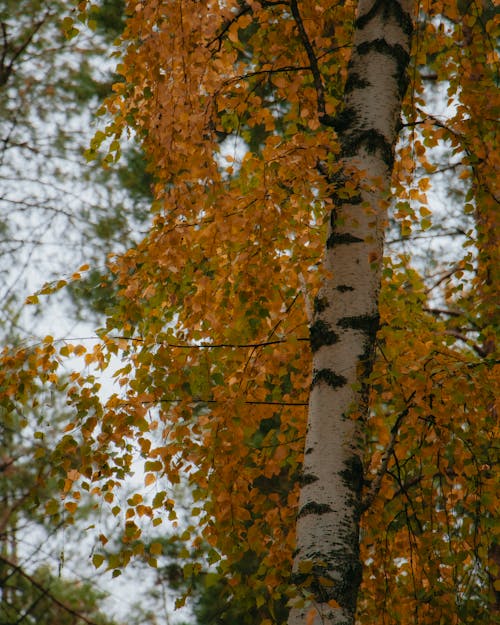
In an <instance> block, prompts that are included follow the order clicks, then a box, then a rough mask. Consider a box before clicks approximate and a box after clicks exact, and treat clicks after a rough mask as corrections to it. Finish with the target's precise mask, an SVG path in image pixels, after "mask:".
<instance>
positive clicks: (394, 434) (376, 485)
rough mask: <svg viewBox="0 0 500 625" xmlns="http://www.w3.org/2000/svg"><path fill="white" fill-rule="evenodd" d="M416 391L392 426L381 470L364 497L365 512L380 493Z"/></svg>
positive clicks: (362, 507) (363, 507)
mask: <svg viewBox="0 0 500 625" xmlns="http://www.w3.org/2000/svg"><path fill="white" fill-rule="evenodd" d="M415 393H416V391H413V393H412V394H411V395H410V397H409V399H408V400H407V402H406V408H405V409H404V410H403V411H401V412H400V413H399V414H398V416H397V418H396V421H395V422H394V425H393V426H392V428H391V439H390V441H389V444H388V445H387V447H386V449H385V451H384V453H383V455H382V461H381V463H380V467H379V470H378V471H377V475H376V476H375V477H374V479H373V480H372V482H371V484H370V488H369V489H368V492H367V493H366V494H365V496H364V497H363V499H362V501H361V511H362V512H365V511H366V510H368V508H369V507H370V506H371V505H372V503H373V502H374V500H375V497H376V496H377V495H378V493H379V491H380V487H381V486H382V480H383V479H384V475H385V474H386V473H387V467H388V465H389V460H390V457H391V455H392V454H393V452H394V447H395V445H396V441H397V438H398V434H399V428H400V427H401V423H402V422H403V419H404V418H405V417H406V416H407V415H408V413H409V412H410V408H411V402H412V400H413V398H414V397H415Z"/></svg>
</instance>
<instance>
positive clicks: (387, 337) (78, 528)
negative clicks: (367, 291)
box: [0, 0, 500, 625]
mask: <svg viewBox="0 0 500 625" xmlns="http://www.w3.org/2000/svg"><path fill="white" fill-rule="evenodd" d="M2 4H3V6H2V20H1V22H2V46H3V47H2V61H1V66H0V85H1V89H2V104H1V115H0V117H1V119H0V123H1V128H2V156H1V158H2V160H1V169H0V175H1V179H2V193H1V200H0V201H1V205H2V222H1V228H2V235H1V236H2V240H1V251H2V255H1V261H2V276H3V278H2V284H1V288H2V303H3V307H2V318H1V329H2V336H3V344H4V346H5V349H4V352H3V365H2V374H1V378H0V384H1V392H2V401H1V404H0V410H1V411H2V422H1V428H2V430H1V436H2V456H1V474H0V480H1V481H0V495H1V497H2V501H3V506H2V508H3V511H2V518H1V526H0V530H1V539H2V543H1V564H0V575H1V580H2V584H1V586H2V590H1V592H2V603H1V611H0V622H2V623H5V625H6V624H7V623H9V624H10V623H23V622H24V623H44V622H47V623H54V622H58V623H59V622H60V623H73V622H78V620H80V621H83V622H95V623H111V622H113V618H114V617H113V615H112V614H111V612H112V609H111V608H110V607H109V603H108V604H106V603H103V599H104V595H103V593H102V592H101V582H100V581H99V580H100V579H101V578H100V577H98V576H97V574H98V573H99V572H100V571H104V569H107V571H108V572H107V573H104V577H107V578H109V577H110V576H111V575H113V576H114V578H116V583H120V579H122V578H120V577H119V575H120V574H121V572H122V570H123V569H124V567H125V566H126V565H127V564H128V563H129V562H130V564H128V567H129V568H130V567H134V566H135V567H142V568H139V570H140V572H139V573H137V572H133V573H132V576H133V577H137V576H138V575H140V576H141V579H144V580H151V585H150V586H148V587H147V590H146V589H145V588H142V589H141V595H142V596H145V595H146V594H147V596H148V599H147V601H144V600H143V601H141V602H139V605H138V606H137V608H136V609H135V610H136V611H135V613H133V612H132V613H129V614H128V616H127V620H126V622H127V623H135V622H137V623H146V622H161V619H164V621H165V622H169V619H171V618H172V616H171V608H172V603H171V601H172V600H171V597H172V596H174V594H176V596H177V597H178V599H177V603H178V604H179V605H181V604H182V603H183V602H184V601H185V600H186V599H189V600H188V603H189V601H190V602H191V603H190V605H191V611H190V612H188V613H187V614H188V616H182V617H180V618H181V619H182V618H186V619H188V621H189V622H193V623H195V622H196V623H211V622H217V623H234V622H241V623H247V622H248V623H260V622H263V623H273V622H284V621H285V620H286V618H287V616H288V612H289V609H290V607H294V608H295V609H299V608H301V604H302V603H303V604H304V605H306V606H310V600H311V593H312V594H313V595H314V592H317V586H318V585H320V586H321V585H322V584H323V585H324V586H326V587H328V586H329V585H330V582H329V581H328V580H327V579H323V580H320V581H318V580H319V575H318V574H317V571H316V569H314V567H313V565H312V564H311V565H309V564H308V563H307V562H305V563H303V564H302V565H301V568H300V569H299V571H298V573H299V574H300V575H299V576H297V575H296V576H295V578H294V577H292V576H291V564H290V563H291V560H292V549H293V545H294V540H295V539H294V521H295V517H296V515H297V505H298V503H297V501H298V500H297V497H298V491H299V479H298V475H299V473H300V466H301V462H302V461H301V456H302V453H303V446H304V431H305V424H306V419H307V401H308V394H309V389H310V385H311V370H312V367H311V355H310V353H309V352H310V348H309V333H308V329H307V327H308V325H311V322H312V319H313V315H314V314H315V313H314V311H313V308H314V307H315V304H314V297H315V294H316V292H317V289H318V286H319V284H320V280H321V278H322V275H323V270H322V261H321V259H322V249H323V247H324V245H325V240H326V238H327V234H326V228H327V226H328V223H327V222H328V221H329V219H328V217H329V215H330V211H331V209H332V201H333V200H332V185H333V186H335V185H336V193H337V195H342V193H340V194H339V189H338V188H339V187H340V186H343V189H344V191H343V192H344V199H345V198H347V199H349V198H351V199H352V197H353V196H354V195H355V188H356V185H359V181H356V179H353V181H351V182H352V184H351V187H349V181H348V180H347V181H346V180H345V179H342V178H339V177H338V168H337V162H338V160H339V159H338V154H339V150H340V148H339V147H338V142H336V139H335V135H336V132H337V131H336V130H334V129H332V127H331V125H329V124H328V123H327V122H328V119H329V118H332V119H333V117H334V116H335V115H336V114H337V113H338V110H339V107H340V106H342V103H343V101H344V97H345V89H346V86H345V80H346V75H347V67H348V66H347V62H348V59H349V57H350V54H351V48H352V45H351V38H352V32H353V28H354V25H355V21H354V11H355V6H354V4H350V3H335V2H331V3H303V4H302V3H299V5H297V4H296V3H294V2H290V3H282V2H263V3H234V6H233V4H231V3H229V4H228V5H227V7H226V9H225V10H224V11H222V10H221V11H220V15H218V16H217V19H215V18H214V19H212V20H209V21H207V22H206V23H207V24H209V27H207V28H205V30H203V29H202V30H201V31H200V27H199V23H197V22H196V19H193V20H191V19H188V15H187V14H186V12H185V11H186V9H185V10H184V12H183V10H182V6H183V3H178V4H175V3H172V4H171V5H169V7H168V8H167V7H166V5H165V6H164V7H163V8H161V7H160V5H157V4H156V3H154V2H144V3H135V4H134V6H132V4H131V5H130V6H125V4H124V3H123V2H119V1H115V0H103V1H102V2H100V3H96V4H95V5H92V6H91V7H90V8H89V7H85V8H87V9H88V14H87V15H86V17H85V20H86V21H85V22H83V21H79V20H78V17H77V13H76V11H75V7H74V6H73V4H72V3H71V2H68V1H65V0H64V1H61V2H47V3H45V2H43V1H35V0H23V1H21V2H13V1H6V2H3V3H2ZM376 4H377V3H375V5H376ZM190 6H191V5H190ZM204 6H205V5H204ZM210 6H211V5H210V3H206V7H207V8H206V9H205V10H206V11H209V8H210ZM297 6H298V7H299V8H300V11H299V12H298V13H297V10H298V9H297ZM293 7H295V8H296V10H295V12H294V10H293ZM80 8H84V7H80ZM418 8H419V12H418V23H417V32H418V33H419V36H416V37H415V38H414V42H413V48H412V54H411V62H410V67H409V70H408V74H409V76H410V87H409V89H408V91H407V94H406V99H405V100H404V101H403V108H402V126H401V128H400V137H399V142H398V145H397V149H396V159H395V164H394V171H393V177H392V186H391V197H390V198H388V199H387V210H388V219H387V234H386V251H385V258H384V261H383V267H382V268H381V275H382V291H381V295H380V303H379V311H380V316H381V323H380V329H379V332H378V336H377V346H376V359H375V363H374V368H373V371H372V372H371V373H370V379H369V384H370V387H371V397H370V411H369V416H368V418H367V420H366V424H365V425H364V427H365V441H366V443H365V447H364V451H363V463H364V474H365V482H364V484H363V489H364V491H365V496H366V497H367V498H368V499H367V501H368V502H369V506H367V509H366V511H365V513H364V515H363V521H362V530H361V531H362V542H361V548H362V553H361V558H362V562H363V565H364V569H365V570H364V576H363V580H364V581H363V585H362V586H361V594H360V597H359V600H358V619H359V622H372V621H373V620H374V619H375V618H377V619H379V620H380V621H381V622H384V623H386V622H387V623H393V622H394V623H400V622H401V623H405V622H412V623H438V622H446V623H455V622H456V623H462V622H464V623H466V622H474V623H482V622H484V623H491V622H492V620H495V619H496V618H497V617H498V607H499V606H498V592H499V588H498V559H499V555H498V554H499V549H498V543H497V538H496V535H495V532H496V531H497V530H496V525H497V524H496V518H495V517H496V514H495V478H496V476H495V473H494V466H495V462H496V461H497V455H496V453H497V452H496V447H495V441H496V440H497V438H496V429H495V428H496V427H497V418H496V414H497V413H496V409H495V397H496V394H497V391H498V385H497V380H498V377H497V376H498V370H497V369H496V368H495V367H497V365H498V363H497V356H496V350H497V338H496V332H497V331H498V323H497V321H498V317H497V308H496V307H497V293H496V281H497V278H498V250H499V248H500V246H499V245H498V229H497V219H498V217H497V216H498V186H497V182H496V179H497V175H498V143H497V137H498V126H497V120H498V117H499V115H498V113H499V107H498V82H499V80H498V45H497V44H498V28H499V26H498V20H497V15H496V11H495V8H494V6H493V3H489V2H484V3H474V2H457V3H437V2H436V3H432V2H429V3H420V4H419V7H418ZM202 17H203V16H202ZM82 19H83V18H82ZM165 24H168V27H164V25H165ZM172 25H177V27H174V26H172ZM124 29H125V30H124ZM77 31H78V32H77ZM173 33H177V34H178V33H182V36H183V37H184V39H183V40H182V41H181V40H178V39H176V38H175V37H174V36H173ZM188 34H189V36H188ZM285 35H286V36H285ZM121 36H122V39H120V37H121ZM201 41H203V42H204V49H205V50H209V51H210V62H211V63H213V67H212V68H211V71H213V72H214V76H215V78H214V77H213V76H211V78H210V81H209V80H208V79H206V75H205V74H204V73H203V71H202V69H203V68H202V65H203V63H206V57H203V56H200V58H198V57H197V56H196V55H197V53H198V51H199V50H200V49H201V48H203V46H201V45H200V42H201ZM113 42H115V44H114V43H113ZM284 42H286V45H285V43H284ZM332 42H333V43H334V45H332ZM114 45H116V47H113V46H114ZM313 53H314V54H313ZM113 55H114V57H113ZM115 57H116V58H118V63H119V64H118V66H117V67H116V66H115V60H116V58H115ZM165 68H169V70H168V71H171V72H172V75H174V76H175V77H176V79H177V81H178V82H177V83H176V81H173V82H170V83H169V82H168V81H166V80H164V79H163V78H162V77H163V76H165V73H168V71H167V70H166V69H165ZM115 72H116V73H115ZM200 76H201V77H202V79H200ZM204 81H205V82H204ZM211 81H212V82H211ZM217 81H218V82H217ZM179 84H182V85H184V91H182V90H178V89H177V87H176V85H177V86H178V85H179ZM113 85H115V87H114V90H113ZM106 98H107V99H106ZM103 101H105V102H106V104H105V105H104V106H102V103H103ZM174 103H175V104H174ZM207 111H208V113H207ZM96 112H97V113H98V115H96ZM172 113H173V114H172ZM123 137H125V138H123ZM146 155H147V156H146ZM147 163H149V166H148V165H147ZM339 181H340V182H339ZM44 281H47V283H46V285H45V286H43V287H39V285H40V283H41V282H44ZM36 290H38V293H37V294H36V295H35V294H33V293H34V291H36ZM45 295H48V296H50V297H48V298H47V297H42V296H45ZM26 297H28V307H26V305H25V299H26ZM317 308H318V305H317V303H316V309H317ZM82 321H84V322H85V324H82ZM89 321H90V323H89ZM95 327H100V328H101V329H100V330H99V331H98V332H97V333H95V332H94V330H93V328H95ZM75 329H78V337H76V336H75V333H74V331H75ZM82 329H83V334H82ZM312 340H314V335H313V337H312ZM313 349H314V345H313ZM117 362H119V363H120V364H119V365H118V364H117ZM106 369H108V371H109V370H111V372H110V373H105V372H104V370H106ZM111 379H112V380H114V382H106V383H105V387H106V390H105V392H104V393H103V391H102V390H101V388H100V387H101V385H102V383H103V380H111ZM365 382H366V380H365ZM109 389H111V390H109ZM77 450H78V452H77ZM131 471H135V473H136V475H139V476H140V479H141V481H143V485H142V487H141V488H139V487H138V485H137V482H136V480H134V479H132V480H131V479H130V478H129V475H130V472H131ZM236 477H237V479H236ZM82 544H83V545H88V555H89V561H91V562H92V567H96V569H97V570H96V571H95V572H94V571H93V570H92V569H91V568H90V567H89V569H88V572H86V573H85V575H84V577H81V576H80V575H77V574H76V571H77V570H78V571H79V570H80V561H81V560H82ZM86 555H87V554H84V557H85V556H86ZM146 567H149V569H150V570H151V573H150V574H146V573H145V572H144V571H145V568H146ZM299 577H300V580H299V579H298V578H299ZM145 583H148V582H147V581H145ZM125 587H127V586H126V585H125ZM167 596H168V597H169V599H168V600H167V599H166V597H167ZM313 600H314V597H313ZM331 603H332V608H334V609H335V606H336V604H337V601H336V600H335V599H332V600H331ZM307 609H308V610H309V609H310V608H309V607H308V608H307ZM110 610H111V612H110ZM116 618H118V619H123V617H122V616H117V617H116ZM174 618H175V617H174ZM120 622H122V621H120ZM308 622H309V621H308Z"/></svg>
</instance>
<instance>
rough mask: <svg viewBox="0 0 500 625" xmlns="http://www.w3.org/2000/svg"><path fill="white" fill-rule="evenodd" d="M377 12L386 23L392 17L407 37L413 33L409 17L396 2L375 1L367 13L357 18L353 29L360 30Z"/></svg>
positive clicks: (387, 0)
mask: <svg viewBox="0 0 500 625" xmlns="http://www.w3.org/2000/svg"><path fill="white" fill-rule="evenodd" d="M379 11H382V15H383V17H384V20H386V21H387V19H388V18H389V17H390V16H391V15H392V16H393V17H394V18H395V20H396V21H397V23H398V24H399V25H400V26H401V29H402V31H403V32H404V33H406V34H407V35H411V33H412V32H413V22H412V19H411V16H410V15H409V14H408V13H407V12H406V11H404V10H403V8H402V6H401V3H400V2H397V0H377V1H376V2H374V3H373V5H372V8H371V9H370V10H369V11H368V12H367V13H365V14H364V15H360V16H359V17H358V18H357V20H356V21H355V28H358V29H360V30H362V29H363V28H364V27H365V26H366V25H367V24H368V22H370V21H371V20H372V19H373V18H374V17H375V15H377V13H378V12H379Z"/></svg>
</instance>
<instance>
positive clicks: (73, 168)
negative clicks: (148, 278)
mask: <svg viewBox="0 0 500 625" xmlns="http://www.w3.org/2000/svg"><path fill="white" fill-rule="evenodd" d="M123 10H124V5H123V2H121V0H103V1H102V2H100V3H99V4H98V5H96V6H94V9H93V11H92V17H93V20H94V22H93V24H92V27H93V29H94V30H93V31H92V30H90V29H88V28H82V33H81V35H80V37H78V39H76V40H75V39H73V40H71V41H70V40H69V39H68V38H67V37H66V34H67V33H68V30H71V28H72V27H71V23H72V22H71V17H70V16H71V15H74V4H73V3H72V2H69V1H66V0H61V1H50V2H44V1H41V2H40V1H38V0H21V1H17V0H16V1H15V2H14V1H4V2H1V3H0V32H1V36H0V92H1V94H2V97H1V98H0V137H1V143H0V180H1V192H0V214H1V217H0V273H1V276H2V277H1V280H0V301H1V302H2V306H1V313H0V336H1V342H2V344H3V346H4V347H5V349H12V348H14V349H15V348H18V347H20V346H21V345H27V344H28V345H29V344H33V343H34V344H37V343H38V342H39V341H41V340H42V338H43V336H45V335H46V334H47V333H55V328H56V327H57V328H59V329H61V328H64V330H63V331H66V332H68V331H70V328H73V327H74V326H75V324H76V323H77V322H78V320H79V319H80V320H81V319H87V320H88V318H89V317H92V318H93V319H95V318H96V313H102V312H103V309H104V306H107V305H108V304H109V301H110V299H112V296H113V291H112V289H111V288H107V289H104V288H102V286H101V282H103V281H104V282H105V276H104V275H103V274H105V272H106V270H105V259H106V255H107V253H109V252H110V251H111V250H113V249H117V247H118V246H119V245H123V248H122V249H124V248H125V246H126V245H130V244H131V242H132V238H131V237H130V232H129V228H130V227H131V224H132V222H133V221H134V219H135V220H136V221H135V223H136V224H137V223H139V221H141V220H143V219H144V218H145V213H144V207H145V206H146V205H147V204H146V203H147V202H149V198H147V199H146V200H145V199H144V195H146V196H147V194H148V192H149V190H148V184H149V183H148V176H147V174H146V173H145V162H144V159H142V160H141V153H140V151H139V150H138V148H137V147H135V148H134V147H133V146H132V145H130V146H128V147H127V150H126V157H125V160H124V166H123V168H118V169H117V170H116V171H113V172H110V171H109V170H103V169H102V167H101V166H100V165H99V166H98V167H94V168H93V169H92V168H90V167H88V166H87V165H86V164H85V159H84V158H83V152H84V150H85V149H87V147H88V142H89V141H90V138H91V136H92V134H93V132H94V130H93V129H92V127H91V117H92V111H93V110H94V109H95V108H97V106H98V103H99V102H100V100H101V99H102V98H103V97H104V96H105V95H107V94H109V93H110V92H111V85H112V83H113V81H114V80H115V79H116V76H114V75H113V72H112V69H113V66H112V63H111V62H110V60H109V58H108V49H109V46H110V45H111V44H112V41H113V40H114V39H115V38H116V37H117V36H118V34H119V33H120V32H121V30H122V28H123V21H124V13H123ZM125 163H126V165H125ZM125 210H126V211H127V223H125V219H124V217H123V213H124V211H125ZM130 218H132V221H130ZM119 229H121V230H120V233H118V230H119ZM125 241H128V243H125ZM83 258H86V259H92V260H93V261H94V266H93V268H92V271H90V272H88V275H87V277H86V279H85V280H82V281H81V282H80V283H79V284H78V288H75V289H73V290H72V291H70V293H69V294H70V295H71V299H69V298H68V297H66V298H64V299H61V300H59V301H58V302H57V303H55V305H54V306H53V307H52V309H51V310H45V311H43V312H42V311H40V310H39V309H37V310H36V311H35V314H33V310H32V311H30V312H29V313H26V311H25V309H24V307H23V304H24V300H25V298H26V296H27V295H28V294H29V293H30V292H32V290H33V289H34V287H35V285H36V286H39V285H40V283H41V282H42V281H46V280H47V279H49V278H52V277H54V276H59V277H60V276H61V274H67V273H68V271H69V272H70V273H71V272H72V271H74V270H75V269H76V268H77V267H78V264H79V263H80V264H81V262H82V259H83ZM71 303H73V304H74V306H73V307H72V306H71ZM74 311H76V312H77V315H75V314H74ZM80 327H81V324H80ZM52 374H53V375H52V378H51V379H52V380H54V379H56V378H57V376H56V375H55V373H54V372H52ZM47 375H49V374H47ZM49 377H50V376H49ZM3 379H4V382H5V383H6V384H7V387H8V386H9V384H10V380H9V378H8V374H7V376H6V377H5V378H3ZM47 379H48V378H47ZM47 379H46V380H45V381H47ZM30 392H31V398H30V399H31V401H28V399H27V394H25V393H23V392H22V391H20V392H18V393H16V394H15V397H13V396H12V394H11V393H10V392H8V393H7V395H8V397H5V396H4V397H3V398H2V401H1V402H0V450H1V451H0V459H1V460H0V469H1V470H0V501H1V504H0V508H1V511H2V512H1V515H0V560H1V562H0V587H1V591H0V592H1V609H0V610H1V611H0V621H1V622H2V623H3V624H4V625H8V624H10V623H12V624H13V623H18V622H36V623H44V622H50V623H66V622H71V623H74V622H77V621H78V620H79V621H80V622H84V621H87V622H91V621H92V622H96V623H110V622H111V621H110V619H108V618H106V617H105V616H104V610H105V609H109V607H107V608H104V603H103V600H104V598H105V596H106V593H105V592H103V591H102V590H96V586H95V581H92V578H94V577H95V573H92V569H90V568H89V570H88V571H87V575H86V576H85V572H84V570H83V569H82V567H81V566H79V567H75V566H74V563H75V562H77V561H78V562H80V561H81V558H82V553H81V549H80V547H79V545H82V544H84V543H85V544H87V545H88V549H90V547H91V545H92V541H91V540H90V541H89V540H88V539H86V538H85V531H84V530H83V528H84V527H88V525H90V524H92V522H93V521H95V518H96V517H95V515H96V510H95V508H94V507H93V505H91V502H90V501H89V498H88V497H87V498H86V502H85V505H84V506H83V507H82V510H81V513H79V514H78V516H77V518H76V524H75V526H74V527H65V521H64V513H65V511H64V507H63V506H62V504H61V502H60V494H59V489H60V488H61V487H63V484H64V479H61V476H60V475H59V476H57V477H56V476H54V475H52V474H51V472H52V470H53V465H52V464H51V462H50V453H51V451H52V449H53V447H54V445H55V442H56V441H57V440H58V439H59V438H60V436H61V435H62V432H63V429H64V426H65V424H66V422H67V420H68V413H67V411H65V400H64V396H62V397H61V395H58V394H57V392H56V391H55V388H52V389H50V390H48V391H47V390H46V389H45V388H44V387H43V385H35V386H33V387H32V388H31V390H30ZM28 394H29V393H28ZM41 424H43V426H44V432H43V436H42V435H41V434H40V435H37V438H35V439H34V438H33V432H34V431H36V430H37V428H38V426H40V425H41ZM93 503H94V506H95V501H94V502H93ZM75 556H76V559H75ZM85 577H86V579H85ZM142 622H146V619H143V620H142Z"/></svg>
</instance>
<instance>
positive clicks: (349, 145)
mask: <svg viewBox="0 0 500 625" xmlns="http://www.w3.org/2000/svg"><path fill="white" fill-rule="evenodd" d="M361 146H364V147H365V148H366V151H367V152H368V154H375V153H376V152H380V154H381V155H382V159H383V160H384V163H385V164H386V165H387V167H389V168H391V169H392V166H393V164H394V152H393V149H392V145H391V144H390V143H389V141H387V139H386V138H385V137H384V135H383V134H382V133H381V132H378V131H377V130H375V129H373V128H372V129H371V130H362V131H360V132H354V133H352V134H351V135H349V136H348V137H347V138H346V140H345V142H344V144H343V153H344V154H345V156H353V155H354V154H357V152H358V150H359V148H360V147H361Z"/></svg>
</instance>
